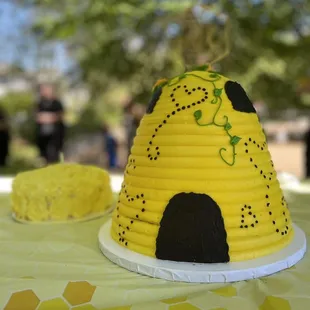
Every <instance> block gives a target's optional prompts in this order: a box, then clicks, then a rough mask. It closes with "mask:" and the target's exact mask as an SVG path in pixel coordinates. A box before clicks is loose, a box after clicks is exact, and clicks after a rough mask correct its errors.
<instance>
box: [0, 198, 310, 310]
mask: <svg viewBox="0 0 310 310" xmlns="http://www.w3.org/2000/svg"><path fill="white" fill-rule="evenodd" d="M286 194H287V200H288V202H289V206H290V209H291V211H292V214H293V219H294V222H295V223H296V224H298V225H299V226H300V227H301V228H302V229H303V230H304V231H305V232H306V234H307V236H308V242H309V240H310V236H309V235H310V194H308V195H306V194H297V193H293V192H287V193H286ZM106 220H107V217H105V218H101V219H97V220H94V221H90V222H84V223H78V224H69V225H48V226H42V225H41V226H36V225H27V224H19V223H16V222H14V221H13V220H12V219H11V217H10V209H9V202H8V197H5V196H0V308H1V309H14V310H19V309H21V310H35V309H38V310H47V309H49V310H62V309H83V310H94V309H115V310H116V309H117V310H129V309H130V310H164V309H166V310H198V309H206V310H210V309H214V310H215V309H218V310H219V309H222V310H223V309H227V310H239V309H244V310H257V309H260V310H289V309H294V310H307V309H310V296H309V294H310V255H309V254H308V253H307V254H306V256H305V258H304V259H303V260H302V261H301V262H300V263H299V264H298V265H296V266H294V267H292V268H290V269H289V270H285V271H282V272H280V273H278V274H275V275H273V276H270V277H266V278H262V279H258V280H251V281H244V282H239V283H234V284H228V285H227V284H226V285H225V284H186V283H172V282H166V281H164V280H159V279H152V278H148V277H146V276H141V275H138V274H134V273H131V272H129V271H126V270H124V269H122V268H120V267H118V266H115V265H113V264H112V263H111V262H110V261H108V260H107V259H106V258H105V257H104V256H103V255H102V254H101V252H100V251H99V248H98V243H97V234H98V230H99V228H100V226H101V225H102V224H103V223H104V222H105V221H106ZM308 244H309V243H308Z"/></svg>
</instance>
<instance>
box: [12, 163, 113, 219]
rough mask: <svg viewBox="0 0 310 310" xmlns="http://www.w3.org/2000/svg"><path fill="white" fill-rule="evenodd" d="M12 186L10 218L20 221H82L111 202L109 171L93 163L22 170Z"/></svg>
mask: <svg viewBox="0 0 310 310" xmlns="http://www.w3.org/2000/svg"><path fill="white" fill-rule="evenodd" d="M12 187H13V188H12V193H11V204H12V211H13V217H14V218H15V219H16V220H17V221H21V222H30V223H51V222H72V221H82V220H86V219H91V218H95V217H98V216H100V215H103V214H105V213H106V212H107V211H108V210H109V209H110V208H111V207H112V204H113V193H112V189H111V186H110V177H109V174H108V173H107V172H106V171H105V170H103V169H100V168H98V167H94V166H86V165H79V164H73V163H61V164H55V165H51V166H47V167H45V168H41V169H36V170H34V171H28V172H23V173H20V174H18V175H17V176H16V178H15V179H14V181H13V186H12Z"/></svg>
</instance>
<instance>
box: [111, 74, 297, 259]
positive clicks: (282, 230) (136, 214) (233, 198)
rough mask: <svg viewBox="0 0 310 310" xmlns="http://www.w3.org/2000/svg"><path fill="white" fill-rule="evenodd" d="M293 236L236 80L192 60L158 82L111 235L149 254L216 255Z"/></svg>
mask: <svg viewBox="0 0 310 310" xmlns="http://www.w3.org/2000/svg"><path fill="white" fill-rule="evenodd" d="M293 235H294V230H293V228H292V222H291V217H290V212H289V210H288V208H287V204H286V201H285V199H284V197H283V193H282V191H281V189H280V186H279V182H278V180H277V176H276V172H275V170H274V168H273V163H272V160H271V156H270V153H269V151H268V147H267V143H266V137H265V135H264V133H263V130H262V127H261V125H260V122H259V119H258V117H257V114H256V111H255V109H254V107H253V105H252V103H251V101H250V100H249V98H248V96H247V95H246V92H245V91H244V89H243V88H242V87H241V85H239V84H238V83H237V82H234V81H231V80H229V79H227V78H226V77H224V76H222V75H220V74H218V73H215V72H210V71H206V70H201V69H199V68H198V69H196V70H193V71H190V72H186V73H184V74H182V75H181V76H178V77H175V78H173V79H171V80H161V81H159V82H158V83H157V84H156V85H155V87H154V89H153V93H152V98H151V100H150V102H149V106H148V109H147V113H146V115H145V116H144V117H143V119H142V121H141V124H140V126H139V128H138V131H137V135H136V137H135V140H134V145H133V147H132V149H131V154H130V157H129V159H128V164H127V166H126V172H125V176H124V182H123V184H122V190H121V192H120V194H119V201H118V204H117V208H116V209H115V210H114V213H113V220H112V228H111V236H112V238H113V239H114V240H115V241H116V242H117V243H119V244H120V245H121V246H123V247H127V248H128V249H130V250H132V251H135V252H138V253H141V254H144V255H147V256H151V257H156V258H158V259H163V260H171V261H181V262H199V263H220V262H235V261H245V260H250V259H254V258H258V257H262V256H266V255H268V254H272V253H274V252H276V251H279V250H281V249H282V248H284V247H285V246H287V245H288V244H289V243H290V241H291V240H292V237H293Z"/></svg>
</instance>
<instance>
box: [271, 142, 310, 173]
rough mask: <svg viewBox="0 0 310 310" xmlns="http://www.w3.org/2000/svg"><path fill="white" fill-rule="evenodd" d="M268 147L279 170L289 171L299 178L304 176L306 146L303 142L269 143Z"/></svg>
mask: <svg viewBox="0 0 310 310" xmlns="http://www.w3.org/2000/svg"><path fill="white" fill-rule="evenodd" d="M268 147H269V151H270V153H271V156H272V159H273V162H274V165H275V168H276V170H277V171H285V172H289V173H292V174H294V175H296V176H298V177H299V178H303V177H304V166H305V160H304V152H305V148H304V144H303V143H301V142H296V143H289V144H276V143H269V145H268Z"/></svg>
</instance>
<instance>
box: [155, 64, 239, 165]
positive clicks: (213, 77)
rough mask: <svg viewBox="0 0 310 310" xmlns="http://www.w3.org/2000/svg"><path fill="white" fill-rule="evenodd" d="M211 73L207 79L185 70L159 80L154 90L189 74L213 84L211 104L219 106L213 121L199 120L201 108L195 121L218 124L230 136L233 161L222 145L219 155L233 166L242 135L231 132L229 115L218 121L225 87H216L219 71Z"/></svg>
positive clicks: (194, 69) (202, 69)
mask: <svg viewBox="0 0 310 310" xmlns="http://www.w3.org/2000/svg"><path fill="white" fill-rule="evenodd" d="M208 68H209V66H208V65H203V66H199V67H195V68H193V69H192V71H207V70H208ZM208 72H209V73H210V74H209V78H210V79H206V78H204V77H201V76H199V75H197V74H195V73H190V72H185V73H183V74H181V75H179V76H177V77H174V78H172V79H170V80H167V79H163V80H160V81H158V83H157V84H156V85H155V87H154V89H153V91H155V90H157V89H158V88H159V87H164V86H165V85H167V86H173V85H176V84H178V83H179V82H180V81H181V80H182V79H184V78H186V77H187V76H194V77H196V78H198V79H201V80H203V81H206V82H210V83H211V84H212V85H213V96H214V97H213V99H212V100H211V104H217V105H218V107H217V109H216V111H215V113H214V115H213V118H212V121H211V122H210V123H207V124H201V123H200V122H199V120H200V119H201V117H202V111H201V110H197V111H195V112H194V117H195V121H196V123H197V125H199V126H212V125H214V126H217V127H222V128H223V129H224V130H225V132H226V134H227V135H228V137H229V138H230V142H229V143H230V145H231V146H232V149H233V150H232V151H233V156H232V160H231V161H227V160H226V159H225V158H224V156H223V154H222V153H223V152H226V151H227V149H226V148H225V147H222V148H221V149H220V150H219V155H220V157H221V158H222V160H223V161H224V162H225V163H226V164H227V165H229V166H233V165H234V164H235V162H236V152H235V149H236V145H237V144H238V143H239V141H240V140H241V138H240V137H238V136H233V135H231V134H230V133H229V130H230V129H232V125H231V123H230V122H229V118H228V116H227V115H224V116H223V118H224V122H223V123H222V124H220V123H218V122H217V121H216V117H217V114H218V112H219V110H220V109H221V106H222V97H221V95H222V91H223V89H222V88H217V87H216V84H215V82H217V81H218V80H220V79H221V76H220V75H219V74H218V73H217V72H214V71H208ZM176 78H178V79H177V80H176V81H175V82H173V83H171V81H173V80H174V79H176Z"/></svg>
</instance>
